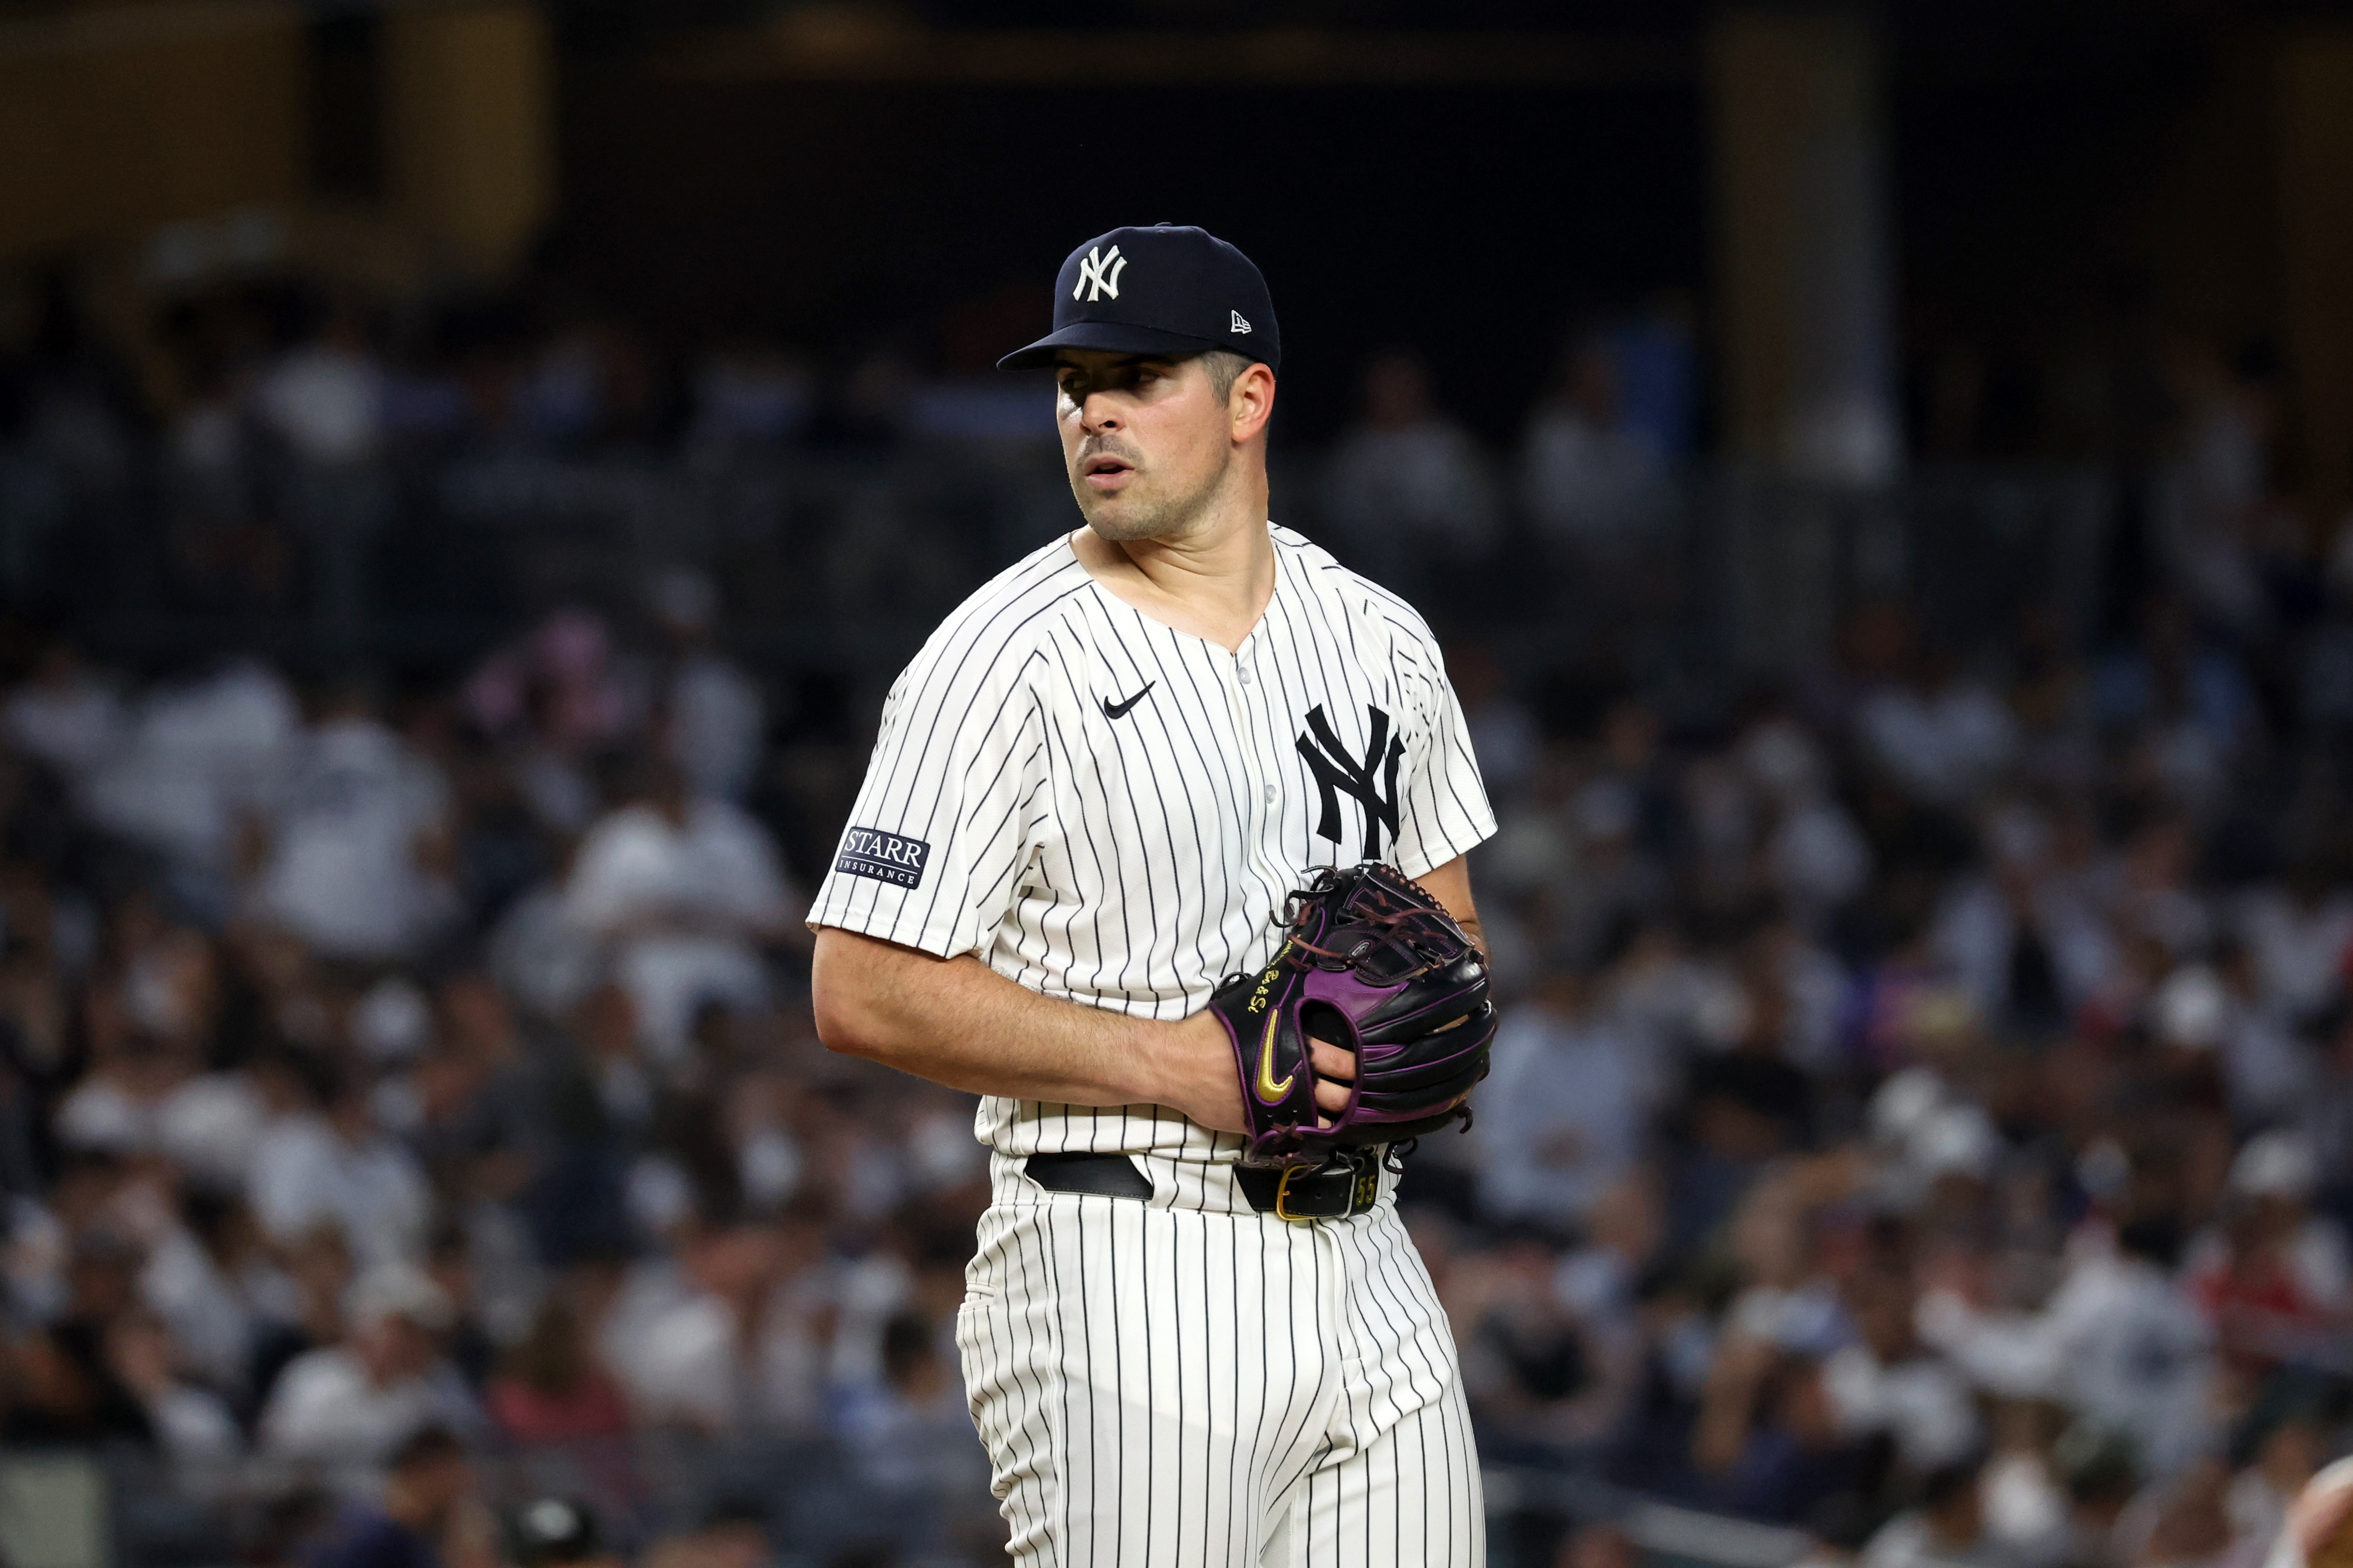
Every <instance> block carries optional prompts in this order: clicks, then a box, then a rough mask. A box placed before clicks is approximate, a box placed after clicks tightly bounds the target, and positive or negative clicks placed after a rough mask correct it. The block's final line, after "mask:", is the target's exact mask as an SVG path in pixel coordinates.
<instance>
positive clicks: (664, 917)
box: [0, 573, 994, 1568]
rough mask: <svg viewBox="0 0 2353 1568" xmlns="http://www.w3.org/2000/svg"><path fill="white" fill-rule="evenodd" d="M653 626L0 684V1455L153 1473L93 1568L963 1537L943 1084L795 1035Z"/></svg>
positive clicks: (678, 581) (668, 611)
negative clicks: (288, 673) (362, 673)
mask: <svg viewBox="0 0 2353 1568" xmlns="http://www.w3.org/2000/svg"><path fill="white" fill-rule="evenodd" d="M651 599H652V602H651V604H650V605H649V606H648V608H647V613H646V614H645V615H644V616H642V617H641V618H640V620H639V622H638V624H637V626H634V627H633V628H632V630H633V631H634V632H635V633H636V634H637V635H636V637H635V639H634V640H632V639H629V638H625V637H623V636H621V635H620V633H618V632H617V630H616V629H615V628H613V627H611V626H607V623H606V622H604V621H602V620H600V619H599V618H597V617H596V616H592V615H589V614H588V613H586V612H585V611H578V610H573V611H565V612H559V613H557V614H555V615H554V616H549V617H547V618H546V619H544V620H543V621H542V622H541V623H539V624H538V625H537V626H534V627H533V628H532V629H531V630H530V631H529V632H528V634H527V635H525V636H523V637H519V638H518V639H517V640H516V641H514V642H513V643H512V644H511V645H509V646H506V647H501V648H499V649H497V650H495V651H494V652H492V653H491V655H490V656H489V657H487V658H484V659H482V660H481V661H480V663H479V664H477V665H476V666H475V667H473V668H471V669H470V670H468V671H467V672H465V674H464V676H463V678H462V679H460V680H459V681H458V682H456V683H455V684H454V685H448V686H444V687H439V688H436V689H427V690H423V691H417V690H411V691H408V692H406V693H385V692H380V691H378V690H377V689H375V688H374V687H373V686H372V685H371V684H370V683H369V682H368V681H366V680H364V679H329V680H322V681H319V682H315V683H309V684H306V686H304V687H303V688H301V689H297V688H295V687H293V686H290V684H289V682H288V681H287V679H285V678H284V677H283V676H281V675H280V673H279V672H277V671H276V670H274V669H272V668H269V667H268V666H266V665H264V664H261V663H259V662H255V661H250V660H236V661H230V662H227V663H225V664H222V665H220V666H218V667H216V668H210V669H205V670H199V671H190V672H185V673H184V674H183V675H181V676H179V677H177V678H174V679H168V680H164V681H161V682H157V683H154V684H152V685H148V686H145V687H143V688H126V687H123V686H121V685H120V684H118V683H117V682H115V681H114V680H112V679H109V678H108V677H107V676H106V675H105V674H104V673H103V672H101V671H100V670H98V669H96V668H92V667H90V665H88V664H86V663H85V662H84V661H82V660H81V659H80V658H78V657H77V656H76V654H75V652H74V651H73V648H72V647H71V645H70V644H69V643H68V642H66V641H64V640H61V639H60V640H54V641H49V642H47V643H44V644H42V645H41V646H40V648H39V651H38V653H37V656H36V657H35V658H34V661H33V663H32V666H31V668H28V669H26V671H24V672H23V674H22V679H18V680H17V681H16V682H15V683H13V685H12V686H11V688H10V689H9V692H8V695H7V696H6V698H5V700H0V735H5V758H0V845H5V849H0V864H5V868H6V869H5V873H0V883H5V889H0V930H5V956H0V976H5V977H0V1059H5V1067H0V1185H5V1189H6V1193H5V1204H6V1208H5V1253H0V1289H5V1312H6V1318H7V1322H8V1333H7V1342H6V1351H5V1376H0V1443H5V1444H7V1445H9V1446H12V1447H15V1446H38V1445H58V1444H66V1445H74V1446H78V1447H84V1448H87V1449H89V1450H90V1451H93V1452H97V1453H100V1454H101V1455H106V1454H113V1453H117V1452H121V1453H123V1454H125V1455H127V1456H129V1458H128V1459H126V1461H125V1462H133V1463H135V1461H136V1460H137V1459H138V1458H140V1457H142V1456H143V1457H144V1458H146V1459H148V1460H149V1461H151V1462H152V1467H153V1473H154V1474H155V1475H156V1476H159V1477H160V1478H162V1479H161V1480H160V1482H159V1483H158V1484H157V1485H156V1486H154V1487H153V1489H147V1490H145V1491H144V1493H143V1500H144V1510H143V1512H142V1515H141V1518H140V1521H138V1522H137V1525H136V1528H135V1529H134V1530H133V1532H132V1533H133V1545H134V1547H136V1546H138V1545H139V1544H140V1543H141V1542H143V1543H144V1546H145V1548H146V1550H145V1552H144V1555H143V1556H142V1554H141V1552H138V1551H135V1550H134V1552H133V1553H132V1560H137V1561H195V1562H217V1561H225V1560H227V1555H228V1553H229V1552H232V1551H241V1552H246V1553H248V1554H252V1553H257V1552H258V1553H260V1554H261V1556H260V1559H259V1560H267V1561H283V1562H290V1563H305V1564H313V1565H315V1568H336V1565H338V1564H357V1563H363V1562H365V1563H376V1562H381V1561H385V1559H384V1558H383V1557H382V1556H381V1555H371V1553H379V1554H380V1553H381V1552H385V1551H387V1550H390V1549H389V1548H387V1547H385V1544H384V1542H383V1541H382V1540H381V1539H379V1538H380V1537H381V1535H382V1532H383V1531H384V1530H385V1529H386V1528H389V1526H387V1525H385V1517H389V1516H387V1515H385V1510H391V1511H392V1514H394V1515H400V1513H401V1509H402V1508H406V1509H407V1510H408V1515H402V1516H401V1517H403V1518H406V1524H405V1525H404V1526H403V1528H406V1529H408V1530H409V1531H410V1533H411V1534H412V1535H414V1536H417V1538H418V1539H419V1540H420V1541H421V1540H426V1539H427V1538H433V1540H432V1544H433V1548H434V1549H435V1550H438V1552H440V1554H441V1556H442V1559H443V1560H444V1561H446V1562H448V1563H451V1564H452V1568H460V1565H461V1564H474V1565H477V1568H480V1565H483V1564H488V1563H496V1562H500V1561H504V1560H507V1559H506V1557H505V1555H504V1554H505V1553H506V1552H508V1551H509V1550H510V1547H509V1545H508V1544H507V1543H505V1542H503V1541H502V1538H501V1535H500V1533H499V1531H497V1529H496V1528H495V1525H496V1522H497V1515H496V1514H495V1513H494V1512H493V1511H492V1510H491V1506H490V1505H491V1503H494V1502H495V1503H500V1504H503V1505H509V1506H510V1507H512V1506H519V1505H521V1504H522V1503H525V1502H528V1501H529V1500H531V1499H532V1498H533V1497H534V1496H537V1495H538V1494H540V1493H545V1494H546V1495H547V1498H552V1499H554V1500H556V1501H559V1502H564V1503H565V1506H576V1504H577V1503H578V1501H579V1500H593V1501H594V1508H595V1510H596V1512H597V1513H599V1514H601V1515H602V1517H601V1519H599V1520H598V1521H597V1525H596V1528H597V1529H598V1530H600V1531H601V1532H602V1535H601V1539H602V1541H603V1542H606V1543H607V1546H608V1547H611V1546H615V1545H618V1546H620V1547H623V1548H625V1549H626V1550H628V1551H629V1552H632V1553H635V1552H639V1551H644V1552H650V1553H652V1554H653V1558H659V1559H660V1560H662V1561H665V1562H674V1563H678V1564H680V1565H681V1568H685V1565H686V1564H688V1563H702V1562H704V1561H712V1562H717V1561H720V1560H721V1559H722V1558H723V1557H726V1553H725V1552H723V1551H722V1550H721V1547H720V1546H714V1545H712V1544H711V1543H710V1542H705V1541H703V1540H702V1536H701V1535H699V1534H697V1533H696V1532H697V1531H706V1530H708V1529H716V1528H718V1525H715V1524H713V1523H712V1521H714V1520H716V1521H720V1523H722V1524H725V1523H727V1521H733V1523H732V1525H729V1528H733V1529H734V1530H735V1531H736V1533H737V1535H739V1536H741V1535H742V1534H743V1533H744V1530H745V1529H746V1528H747V1527H748V1528H750V1530H751V1533H752V1536H753V1537H754V1539H755V1540H756V1539H759V1538H760V1534H761V1531H763V1530H765V1531H774V1532H776V1540H777V1541H778V1542H793V1543H794V1544H795V1545H796V1547H797V1549H799V1550H801V1551H803V1552H814V1551H816V1550H817V1549H818V1547H820V1546H822V1545H823V1544H824V1543H826V1542H833V1543H835V1544H836V1545H838V1546H839V1549H840V1550H842V1551H849V1550H850V1549H851V1548H853V1547H858V1546H860V1545H872V1546H878V1547H884V1546H887V1547H891V1548H893V1549H895V1550H897V1551H900V1552H903V1553H907V1554H909V1555H908V1557H907V1560H908V1561H914V1562H928V1561H959V1562H960V1561H965V1560H966V1559H965V1556H962V1555H957V1553H959V1552H962V1551H963V1549H964V1547H965V1546H968V1545H969V1544H970V1541H969V1539H968V1537H969V1532H970V1531H971V1529H972V1528H973V1527H974V1520H975V1518H977V1519H978V1521H979V1523H980V1527H981V1528H982V1529H983V1530H984V1531H985V1530H987V1529H988V1528H990V1527H993V1525H994V1518H993V1507H992V1505H991V1504H990V1503H989V1500H988V1499H987V1491H986V1476H985V1469H984V1468H983V1467H982V1464H981V1460H980V1456H979V1452H978V1447H977V1445H976V1442H975V1441H974V1439H973V1437H972V1435H971V1429H970V1425H969V1421H968V1418H967V1417H966V1415H965V1411H964V1408H963V1403H962V1399H961V1394H960V1389H959V1386H958V1383H957V1379H956V1376H955V1372H954V1351H953V1344H952V1339H951V1337H950V1336H951V1334H952V1326H951V1325H952V1319H953V1315H954V1311H955V1306H956V1303H957V1302H958V1300H960V1299H961V1295H962V1268H963V1264H964V1261H965V1257H966V1256H967V1255H968V1252H969V1249H970V1245H971V1234H972V1225H973V1221H974V1219H975V1217H976V1215H977V1214H978V1212H979V1209H980V1207H981V1205H983V1203H984V1202H985V1189H984V1184H983V1177H984V1163H983V1160H982V1151H981V1150H980V1148H979V1146H978V1145H977V1144H976V1142H974V1141H973V1138H972V1135H971V1107H970V1104H969V1102H968V1101H967V1100H961V1099H959V1098H958V1097H956V1096H953V1095H950V1094H947V1093H945V1092H943V1091H934V1090H931V1089H927V1088H926V1087H924V1086H922V1085H919V1084H914V1083H911V1082H907V1081H903V1080H899V1079H895V1078H889V1079H888V1080H887V1081H885V1080H886V1077H887V1075H885V1074H883V1073H882V1071H881V1069H879V1068H865V1067H862V1066H861V1065H860V1064H857V1063H854V1062H849V1061H846V1060H840V1059H836V1058H831V1057H829V1056H828V1053H826V1052H825V1051H824V1050H823V1048H822V1047H819V1046H818V1044H817V1043H816V1042H815V1040H814V1039H813V1038H812V1037H811V1034H810V1029H809V1025H808V1009H807V992H806V973H807V966H806V960H807V951H808V946H809V939H808V935H807V931H806V930H805V928H803V927H802V925H801V924H800V919H801V915H802V913H803V910H804V908H805V891H804V889H805V880H804V879H803V878H802V877H801V876H798V875H797V874H796V868H790V867H788V866H787V864H786V860H785V858H784V857H783V856H782V855H781V854H780V852H779V849H778V847H777V841H776V836H775V835H774V834H773V833H772V831H771V830H770V828H769V827H768V826H766V825H765V824H764V822H763V820H762V818H761V816H758V815H756V814H755V813H754V811H753V810H750V809H747V808H746V806H745V805H744V801H745V800H746V799H747V798H748V797H750V796H751V795H752V793H753V789H752V786H753V785H754V782H755V779H757V778H759V777H761V776H764V775H765V774H766V773H769V771H770V770H769V768H768V763H769V762H770V759H769V757H768V754H767V751H766V736H767V732H768V723H767V717H766V707H767V698H766V696H765V693H764V691H763V689H762V687H761V685H760V684H759V683H758V682H756V681H754V679H751V678H750V677H749V676H748V675H747V674H746V673H745V672H744V670H743V669H742V668H739V667H738V666H737V665H736V664H735V663H734V662H733V661H732V660H731V659H730V658H728V657H727V656H726V655H725V654H724V653H723V652H722V651H720V650H719V648H718V647H717V646H716V645H715V643H714V641H713V639H712V611H713V591H712V585H711V584H710V583H709V582H708V580H707V579H704V578H702V577H700V576H697V575H694V574H683V573H681V574H670V575H669V576H666V577H664V578H662V579H660V580H659V581H658V582H657V583H656V584H654V585H653V593H652V595H651ZM731 1464H732V1465H733V1466H734V1467H735V1468H733V1469H731V1468H730V1466H731ZM420 1477H422V1478H423V1479H419V1478H420ZM412 1494H414V1495H412ZM428 1494H429V1496H430V1497H431V1498H433V1499H438V1501H436V1502H435V1503H434V1505H433V1506H432V1507H430V1508H426V1507H424V1506H423V1505H422V1504H417V1502H416V1496H417V1495H428ZM542 1500H546V1499H542ZM167 1504H176V1505H178V1506H177V1507H176V1509H175V1508H174V1507H170V1506H167ZM396 1505H398V1506H396ZM525 1511H528V1510H525ZM409 1515H414V1516H415V1517H409ZM420 1521H422V1522H420ZM371 1531H373V1532H375V1533H373V1534H372V1533H370V1532H371ZM142 1532H143V1533H142ZM697 1542H701V1544H697ZM417 1550H419V1551H423V1550H425V1549H424V1548H422V1547H419V1548H417ZM665 1553H667V1554H668V1555H664V1554H665ZM698 1553H700V1555H698ZM763 1554H764V1555H765V1552H764V1553H763ZM653 1558H649V1560H653ZM400 1560H401V1561H404V1562H408V1561H416V1562H420V1563H421V1562H427V1561H429V1560H430V1559H429V1557H427V1556H417V1557H404V1558H402V1559H400ZM727 1560H728V1561H731V1562H732V1561H736V1560H738V1559H736V1558H727ZM792 1560H794V1561H799V1560H802V1559H800V1558H794V1559H792ZM806 1560H808V1561H830V1560H831V1559H830V1557H827V1558H818V1557H816V1556H808V1557H807V1559H806Z"/></svg>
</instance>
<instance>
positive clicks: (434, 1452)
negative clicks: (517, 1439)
mask: <svg viewBox="0 0 2353 1568" xmlns="http://www.w3.org/2000/svg"><path fill="white" fill-rule="evenodd" d="M473 1485H474V1477H473V1471H472V1468H471V1467H470V1465H469V1464H468V1463H467V1459H466V1450H465V1447H464V1445H463V1444H461V1443H460V1442H459V1439H458V1436H457V1435H456V1434H455V1433H453V1432H451V1431H450V1430H449V1429H448V1427H446V1426H423V1427H420V1428H418V1429H417V1431H416V1432H414V1433H411V1434H410V1435H409V1436H406V1437H405V1438H404V1439H402V1441H401V1443H400V1445H399V1446H398V1447H396V1448H395V1449H394V1450H393V1451H392V1452H391V1453H390V1454H389V1455H388V1456H387V1457H386V1462H385V1479H384V1488H383V1492H382V1495H381V1498H380V1500H377V1501H375V1502H373V1503H364V1502H353V1503H352V1504H350V1505H348V1506H347V1507H346V1508H345V1510H343V1513H342V1514H340V1515H339V1516H338V1517H337V1518H336V1519H335V1521H333V1523H332V1524H331V1525H330V1526H329V1527H328V1528H327V1529H326V1531H323V1532H322V1539H320V1540H318V1541H316V1542H312V1543H311V1546H310V1547H309V1549H308V1550H307V1551H305V1552H303V1553H302V1554H301V1556H302V1565H303V1568H444V1565H445V1564H447V1568H467V1565H466V1564H465V1563H462V1562H461V1561H459V1560H457V1559H454V1558H453V1557H452V1556H451V1555H450V1554H448V1552H446V1551H445V1546H446V1544H447V1542H448V1536H449V1534H450V1532H451V1527H452V1525H453V1524H455V1523H456V1521H457V1517H458V1514H459V1508H460V1506H461V1505H462V1504H463V1503H464V1502H465V1500H467V1498H468V1497H469V1496H470V1494H471V1492H472V1489H473Z"/></svg>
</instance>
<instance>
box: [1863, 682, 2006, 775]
mask: <svg viewBox="0 0 2353 1568" xmlns="http://www.w3.org/2000/svg"><path fill="white" fill-rule="evenodd" d="M1855 726H1856V730H1857V732H1858V734H1859V735H1860V737H1861V739H1862V743H1863V746H1864V748H1865V750H1866V751H1867V752H1868V753H1869V754H1870V756H1871V759H1872V761H1873V763H1876V764H1877V765H1878V766H1879V767H1880V768H1881V769H1882V770H1883V771H1884V772H1885V773H1886V774H1887V776H1888V777H1889V778H1890V779H1892V780H1893V781H1894V783H1895V784H1896V785H1897V787H1899V788H1900V789H1902V790H1903V791H1904V792H1905V794H1906V795H1909V796H1911V797H1912V798H1913V799H1914V800H1915V801H1917V802H1919V803H1921V804H1922V805H1933V806H1945V807H1955V806H1966V805H1974V804H1976V803H1977V801H1978V799H1979V798H1980V797H1982V796H1983V795H1984V794H1985V793H1986V791H1987V790H1988V789H1989V787H1991V785H1992V784H1994V783H1995V781H1996V780H1997V779H1999V778H2000V776H2001V774H2002V773H2003V771H2004V770H2005V769H2007V768H2008V767H2009V765H2010V762H2011V759H2012V758H2013V757H2014V756H2015V754H2016V752H2017V749H2018V735H2017V730H2016V726H2015V724H2014V723H2013V721H2012V720H2011V719H2010V710H2008V709H2007V708H2005V707H2004V706H2003V705H2002V702H2001V700H2000V698H1999V697H1997V696H1995V695H1994V693H1993V692H1992V691H1991V690H1989V689H1988V688H1987V687H1986V686H1984V685H1983V684H1982V683H1980V682H1978V681H1975V680H1971V679H1968V678H1967V677H1966V676H1964V675H1963V674H1962V673H1961V671H1960V669H1959V668H1958V661H1957V659H1956V658H1955V657H1954V655H1953V653H1952V651H1951V650H1950V649H1948V648H1942V647H1928V648H1926V649H1924V650H1923V651H1922V652H1921V653H1919V654H1918V655H1917V656H1916V657H1915V659H1914V661H1913V668H1912V669H1911V671H1910V672H1909V676H1908V679H1905V681H1903V682H1902V683H1900V684H1898V683H1890V684H1887V685H1884V686H1882V687H1880V688H1879V689H1876V690H1874V691H1872V692H1871V693H1870V694H1868V695H1867V696H1865V697H1864V698H1863V700H1862V707H1861V708H1860V709H1859V710H1857V711H1856V714H1855Z"/></svg>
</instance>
